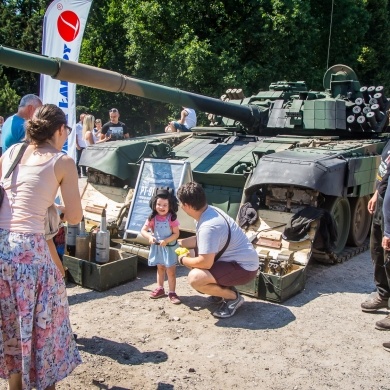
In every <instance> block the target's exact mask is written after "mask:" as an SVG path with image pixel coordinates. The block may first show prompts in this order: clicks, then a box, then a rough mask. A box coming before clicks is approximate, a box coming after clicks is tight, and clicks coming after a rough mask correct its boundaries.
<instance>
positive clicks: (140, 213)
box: [124, 159, 193, 242]
mask: <svg viewBox="0 0 390 390" xmlns="http://www.w3.org/2000/svg"><path fill="white" fill-rule="evenodd" d="M189 181H192V171H191V167H190V163H189V162H187V161H176V160H160V159H144V160H143V161H142V163H141V167H140V170H139V174H138V179H137V183H136V186H135V191H134V197H133V200H132V202H131V206H130V210H129V216H128V218H127V224H126V232H125V236H124V239H130V240H134V241H138V242H144V241H145V239H143V237H142V236H141V235H140V232H141V229H142V226H143V225H144V223H145V221H146V218H147V217H148V216H149V214H150V213H151V209H150V207H149V200H150V198H151V197H152V195H153V190H154V188H155V187H169V188H173V189H174V191H175V195H176V193H177V190H178V188H179V187H180V186H181V185H182V184H184V183H188V182H189ZM180 214H181V212H180V210H179V213H178V215H179V216H180ZM181 220H182V221H183V222H182V221H181ZM181 220H180V219H179V221H180V225H181V226H180V227H181V228H184V229H185V228H186V225H188V221H189V223H190V224H191V225H193V221H190V220H189V219H188V218H187V217H186V216H183V218H181ZM189 230H192V226H191V227H190V228H189Z"/></svg>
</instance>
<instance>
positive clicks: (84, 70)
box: [0, 45, 257, 128]
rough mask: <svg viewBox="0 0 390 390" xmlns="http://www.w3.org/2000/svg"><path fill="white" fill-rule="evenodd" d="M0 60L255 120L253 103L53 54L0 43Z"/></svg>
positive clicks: (101, 86)
mask: <svg viewBox="0 0 390 390" xmlns="http://www.w3.org/2000/svg"><path fill="white" fill-rule="evenodd" d="M0 64H3V65H5V66H9V67H13V68H17V69H21V70H26V71H29V72H34V73H40V74H45V75H48V76H51V77H52V78H53V79H57V80H61V81H67V82H71V83H75V84H79V85H84V86H86V87H92V88H97V89H101V90H104V91H109V92H115V93H118V92H123V93H126V94H130V95H135V96H139V97H143V98H147V99H151V100H156V101H159V102H164V103H171V104H177V105H179V106H184V107H190V108H193V109H196V110H199V111H202V112H208V113H212V114H215V115H221V116H225V117H228V118H231V119H234V120H237V121H239V122H241V123H242V124H243V125H244V126H245V127H248V128H251V127H253V124H254V123H255V122H256V118H255V116H256V113H257V107H256V106H250V107H249V106H244V105H238V104H233V103H228V102H222V101H221V100H219V99H214V98H211V97H207V96H202V95H198V94H195V93H191V92H185V91H182V90H180V89H178V88H170V87H166V86H163V85H159V84H155V83H151V82H148V81H144V80H140V79H136V78H132V77H128V76H125V75H122V74H120V73H117V72H113V71H110V70H105V69H99V68H96V67H93V66H90V65H85V64H80V63H78V62H74V61H69V60H66V59H62V58H53V57H48V56H44V55H40V54H34V53H30V52H26V51H22V50H16V49H12V48H9V47H5V46H2V45H0Z"/></svg>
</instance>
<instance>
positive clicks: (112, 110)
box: [110, 108, 118, 112]
mask: <svg viewBox="0 0 390 390" xmlns="http://www.w3.org/2000/svg"><path fill="white" fill-rule="evenodd" d="M110 112H118V110H117V109H116V108H112V109H111V110H110Z"/></svg>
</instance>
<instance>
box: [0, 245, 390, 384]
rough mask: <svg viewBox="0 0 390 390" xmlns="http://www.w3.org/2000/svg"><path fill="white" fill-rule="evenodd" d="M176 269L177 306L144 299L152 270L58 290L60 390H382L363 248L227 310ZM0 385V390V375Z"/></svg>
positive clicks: (383, 362) (383, 360)
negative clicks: (121, 281)
mask: <svg viewBox="0 0 390 390" xmlns="http://www.w3.org/2000/svg"><path fill="white" fill-rule="evenodd" d="M186 275H187V270H186V269H185V268H182V267H181V268H179V277H178V288H177V292H178V294H179V295H180V296H181V297H182V298H183V304H182V305H179V306H175V305H172V304H171V303H169V302H168V300H167V299H159V300H151V299H149V291H150V290H152V289H153V288H154V287H155V284H154V283H155V271H154V269H151V268H148V267H147V266H144V265H140V266H139V269H138V278H137V280H134V281H132V282H129V283H127V284H125V285H122V286H120V287H117V288H113V289H111V290H109V291H106V292H103V293H99V292H95V291H91V290H87V289H84V288H81V287H79V286H76V285H72V284H70V285H69V286H68V295H69V303H70V309H71V322H72V326H73V329H74V332H76V333H77V334H78V345H79V349H80V351H81V354H82V358H83V361H84V364H82V365H81V366H79V367H78V368H77V369H76V370H75V371H74V373H73V374H72V375H71V376H70V377H69V378H66V379H65V380H63V381H62V382H61V383H60V384H59V385H58V386H57V388H58V389H60V390H63V389H72V390H75V389H83V390H84V389H111V390H114V389H116V390H125V389H134V390H138V389H147V390H149V389H150V390H157V389H158V390H163V389H166V390H168V389H176V390H179V389H191V390H192V389H196V390H198V389H199V390H203V389H204V390H211V389H257V390H259V389H260V390H261V389H272V390H286V389H291V390H293V389H294V390H301V389H302V390H304V389H312V390H318V389H330V388H331V389H348V390H352V389H364V390H366V389H377V390H389V389H390V369H389V368H388V366H389V364H388V362H389V359H390V354H389V353H388V352H386V351H385V350H383V349H382V343H383V342H384V341H390V332H380V331H378V330H375V329H374V323H375V321H377V320H378V319H381V318H382V317H384V316H385V315H386V313H388V312H387V311H382V312H381V313H377V314H364V313H362V312H361V311H360V309H359V305H360V303H361V301H363V300H364V299H365V297H366V295H367V294H368V293H370V292H371V291H372V290H373V283H372V266H371V263H370V259H369V254H368V252H365V253H362V254H360V255H359V256H357V257H355V258H354V259H351V260H349V261H348V262H346V263H344V264H339V265H336V266H325V265H321V264H313V265H309V268H308V280H307V283H306V289H305V290H304V291H303V292H302V293H300V294H298V295H296V296H295V297H293V298H291V299H289V300H288V301H287V302H285V304H282V305H278V304H274V303H270V302H265V301H261V300H257V299H255V298H251V297H245V299H246V303H245V305H244V306H243V307H242V308H240V309H239V311H237V314H236V315H235V316H234V317H232V318H230V319H224V320H218V319H215V318H214V317H212V315H211V313H210V311H211V310H212V309H214V307H213V306H210V305H207V303H206V300H205V296H202V295H200V294H198V293H196V292H194V291H193V290H191V289H190V288H189V287H188V285H187V282H186ZM0 389H1V390H2V389H6V384H5V381H1V382H0Z"/></svg>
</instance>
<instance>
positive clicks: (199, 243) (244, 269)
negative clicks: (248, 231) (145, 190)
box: [177, 182, 259, 318]
mask: <svg viewBox="0 0 390 390" xmlns="http://www.w3.org/2000/svg"><path fill="white" fill-rule="evenodd" d="M177 197H178V199H179V202H180V207H181V208H182V209H183V210H184V211H185V212H186V213H187V214H188V215H189V216H190V217H192V218H194V219H195V220H196V236H193V237H189V238H184V239H182V240H179V244H180V245H181V246H182V247H185V248H188V249H190V248H197V253H198V255H197V256H195V257H189V256H187V255H181V256H179V262H180V264H182V265H184V266H186V267H188V268H191V271H190V272H189V274H188V281H189V283H190V285H191V287H192V288H194V289H195V290H197V291H199V292H201V293H204V294H208V295H210V296H211V297H210V298H209V300H211V301H213V302H215V303H220V304H221V305H220V307H219V309H218V310H216V311H215V312H214V313H213V316H215V317H218V318H228V317H231V316H233V315H234V313H235V312H236V310H237V309H238V308H239V307H240V306H241V305H242V304H243V303H244V298H243V297H242V296H241V295H240V293H239V292H238V291H237V290H236V289H235V287H234V286H237V285H242V284H246V283H248V282H250V281H251V280H252V279H254V278H255V277H256V274H257V269H258V268H259V259H258V256H257V253H256V251H255V250H254V248H253V246H252V244H251V243H250V242H249V240H248V238H247V237H246V235H245V234H244V232H243V231H242V230H241V228H240V227H239V226H238V225H237V224H236V223H235V221H234V220H233V219H232V218H230V217H229V216H228V215H227V214H225V213H224V212H223V211H221V210H219V209H218V208H216V207H213V206H209V205H208V204H207V201H206V195H205V192H204V190H203V188H202V186H201V185H200V184H198V183H195V182H190V183H187V184H184V185H182V186H181V187H180V188H179V189H178V192H177Z"/></svg>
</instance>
